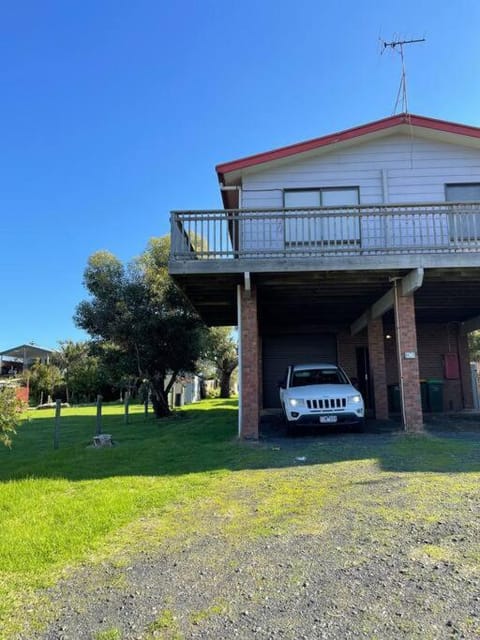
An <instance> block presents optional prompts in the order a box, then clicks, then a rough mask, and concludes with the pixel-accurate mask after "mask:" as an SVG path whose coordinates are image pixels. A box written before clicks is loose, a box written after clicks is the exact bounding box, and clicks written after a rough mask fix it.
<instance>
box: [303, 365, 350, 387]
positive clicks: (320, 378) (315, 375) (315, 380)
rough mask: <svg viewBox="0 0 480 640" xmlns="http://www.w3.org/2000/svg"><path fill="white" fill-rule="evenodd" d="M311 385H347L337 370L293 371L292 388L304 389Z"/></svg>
mask: <svg viewBox="0 0 480 640" xmlns="http://www.w3.org/2000/svg"><path fill="white" fill-rule="evenodd" d="M312 384H349V382H348V380H347V378H346V377H345V375H344V374H343V372H342V371H340V370H339V369H302V370H301V371H294V372H293V376H292V385H291V386H292V387H305V386H308V385H312Z"/></svg>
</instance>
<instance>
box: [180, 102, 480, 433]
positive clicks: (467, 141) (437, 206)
mask: <svg viewBox="0 0 480 640" xmlns="http://www.w3.org/2000/svg"><path fill="white" fill-rule="evenodd" d="M216 170H217V175H218V180H219V187H220V191H221V195H222V199H223V204H224V208H223V209H220V210H216V211H174V212H172V215H171V225H172V227H171V234H172V245H171V256H170V263H169V269H170V273H171V275H172V277H173V278H174V279H175V281H176V282H177V283H178V284H179V285H180V286H181V287H182V288H183V289H184V291H185V292H186V294H187V295H188V297H189V298H190V300H191V301H192V303H193V304H194V306H195V307H196V308H197V310H198V312H199V313H200V315H201V316H202V317H203V318H204V319H205V321H206V322H207V324H210V325H237V326H238V328H239V338H240V370H239V379H240V407H239V409H240V410H239V435H240V436H241V437H243V438H257V437H258V434H259V416H260V413H261V411H262V410H263V409H270V408H275V407H278V406H279V394H278V381H279V380H280V379H281V378H282V377H283V375H284V370H285V369H286V367H287V365H289V364H295V363H309V362H312V363H313V362H322V361H327V362H338V363H340V364H341V365H342V366H343V368H344V369H345V370H346V372H347V373H348V374H349V375H350V376H351V377H355V378H357V379H358V384H359V387H360V390H361V391H362V394H363V396H364V399H365V402H366V406H367V410H368V415H370V416H371V417H375V418H377V419H387V418H388V417H389V416H391V415H392V414H395V413H398V414H400V415H401V417H402V422H403V425H404V428H405V429H406V430H408V431H416V430H419V429H421V428H422V424H423V413H424V412H426V411H428V412H430V411H437V412H449V411H461V410H464V409H471V408H472V407H473V394H472V386H471V370H470V365H469V354H468V344H467V335H468V333H469V332H470V331H473V330H475V329H478V328H480V129H479V128H476V127H471V126H467V125H462V124H456V123H452V122H445V121H440V120H435V119H432V118H428V117H423V116H416V115H413V114H400V115H395V116H391V117H388V118H385V119H383V120H378V121H376V122H370V123H368V124H365V125H362V126H359V127H355V128H353V129H348V130H346V131H341V132H339V133H333V134H331V135H328V136H324V137H321V138H317V139H314V140H309V141H306V142H301V143H298V144H294V145H291V146H288V147H284V148H281V149H275V150H273V151H268V152H265V153H259V154H257V155H254V156H250V157H247V158H242V159H240V160H235V161H232V162H227V163H224V164H221V165H218V166H217V167H216Z"/></svg>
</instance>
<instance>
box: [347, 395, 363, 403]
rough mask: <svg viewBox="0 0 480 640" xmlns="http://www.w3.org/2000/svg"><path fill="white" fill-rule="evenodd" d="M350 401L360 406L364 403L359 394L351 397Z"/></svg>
mask: <svg viewBox="0 0 480 640" xmlns="http://www.w3.org/2000/svg"><path fill="white" fill-rule="evenodd" d="M348 399H349V401H350V402H353V403H354V404H359V403H360V402H361V401H362V396H361V395H360V394H359V393H357V394H356V395H354V396H350V397H349V398H348Z"/></svg>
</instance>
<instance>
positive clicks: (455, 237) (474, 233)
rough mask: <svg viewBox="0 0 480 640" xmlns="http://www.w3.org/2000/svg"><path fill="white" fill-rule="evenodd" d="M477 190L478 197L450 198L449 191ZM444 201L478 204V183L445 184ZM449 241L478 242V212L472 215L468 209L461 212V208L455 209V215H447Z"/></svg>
mask: <svg viewBox="0 0 480 640" xmlns="http://www.w3.org/2000/svg"><path fill="white" fill-rule="evenodd" d="M462 187H463V188H466V189H477V190H478V196H476V197H474V198H472V197H463V198H462V197H460V198H459V197H458V195H457V196H456V197H454V198H453V197H451V196H452V195H453V194H452V193H450V194H449V190H450V189H451V190H452V191H460V190H461V189H462ZM445 201H446V202H453V203H455V202H456V203H461V202H465V203H467V202H480V182H448V183H446V184H445ZM449 229H450V239H451V240H452V242H469V241H472V240H473V241H475V242H478V241H479V240H480V212H479V213H474V212H472V211H471V210H470V209H469V208H467V209H466V210H465V211H462V209H461V206H458V207H455V213H452V214H451V215H449Z"/></svg>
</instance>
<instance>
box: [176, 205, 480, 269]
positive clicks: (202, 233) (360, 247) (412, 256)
mask: <svg viewBox="0 0 480 640" xmlns="http://www.w3.org/2000/svg"><path fill="white" fill-rule="evenodd" d="M171 225H172V227H171V238H172V245H171V256H170V258H171V259H170V271H171V272H172V274H175V273H207V272H209V271H210V272H211V271H224V272H239V271H248V270H252V271H272V270H276V269H279V268H281V267H286V265H288V269H289V270H290V269H305V268H306V269H308V270H311V269H320V270H328V269H340V270H342V269H346V268H350V269H352V268H353V269H366V268H390V267H399V268H403V267H405V268H408V267H409V266H415V265H418V264H419V263H420V262H421V264H422V265H423V266H427V267H428V266H432V267H438V266H480V202H468V203H465V202H463V203H452V202H448V203H422V204H408V205H405V204H403V205H378V206H355V207H341V208H337V207H325V208H318V209H281V210H270V209H231V210H217V211H174V212H172V216H171Z"/></svg>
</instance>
